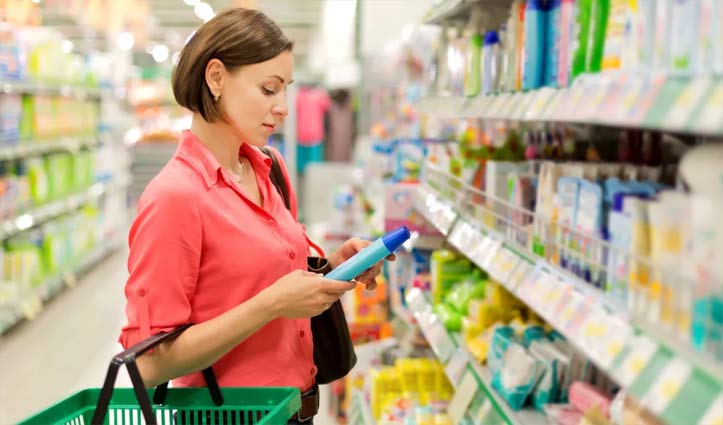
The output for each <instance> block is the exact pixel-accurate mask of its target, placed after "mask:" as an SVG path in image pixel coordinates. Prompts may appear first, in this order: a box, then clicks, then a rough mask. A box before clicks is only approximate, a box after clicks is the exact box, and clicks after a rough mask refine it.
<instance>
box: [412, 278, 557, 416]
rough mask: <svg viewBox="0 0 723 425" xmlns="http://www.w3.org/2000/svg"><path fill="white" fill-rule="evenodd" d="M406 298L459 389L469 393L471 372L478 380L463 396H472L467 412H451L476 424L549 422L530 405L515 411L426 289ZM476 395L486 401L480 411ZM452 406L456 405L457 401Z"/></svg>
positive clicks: (465, 405) (458, 390) (416, 291)
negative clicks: (467, 382)
mask: <svg viewBox="0 0 723 425" xmlns="http://www.w3.org/2000/svg"><path fill="white" fill-rule="evenodd" d="M406 301H407V304H408V305H409V306H410V309H411V310H412V312H413V313H414V316H415V318H416V319H417V323H419V327H420V328H421V330H422V333H423V334H424V336H425V338H427V341H428V342H429V344H430V346H431V347H432V350H433V351H434V353H435V355H436V356H437V358H438V359H439V361H440V362H442V364H443V365H444V366H445V372H446V373H447V377H448V378H449V380H450V381H451V382H452V385H453V386H454V388H455V391H457V392H463V393H466V392H467V390H468V388H466V387H465V384H464V378H463V376H464V375H465V374H466V373H469V374H471V376H472V377H473V378H474V380H475V381H476V387H475V389H474V392H473V393H472V394H463V395H462V396H463V397H467V398H468V403H466V404H464V408H465V411H464V412H451V411H450V415H454V414H455V413H456V414H457V415H459V416H462V415H463V414H464V415H466V416H467V418H466V420H467V421H472V422H469V423H475V424H478V423H483V424H501V423H505V424H538V423H543V424H544V423H547V420H546V419H545V415H544V414H542V413H541V412H539V411H537V410H534V409H531V408H526V409H523V410H521V411H519V412H515V411H513V410H512V409H510V408H509V406H508V405H507V403H506V402H505V401H504V400H503V399H502V398H500V397H499V396H498V395H497V393H496V392H495V390H494V389H493V388H492V373H491V371H490V370H489V369H487V368H486V367H483V366H480V365H479V364H478V363H477V362H476V361H475V360H474V357H473V356H472V354H471V353H470V352H469V350H468V349H467V347H466V346H465V343H464V341H463V340H462V337H461V335H459V334H453V333H450V332H449V331H447V329H446V328H445V327H444V326H443V325H442V323H441V322H440V320H439V318H438V317H437V316H436V315H435V314H434V313H433V310H432V304H431V303H430V302H429V300H428V299H427V297H426V295H425V294H424V292H422V291H421V290H420V289H418V288H414V289H412V290H410V291H409V292H408V293H407V294H406ZM475 397H483V398H484V402H483V403H482V404H481V406H480V407H479V410H480V411H474V412H472V411H468V410H467V409H468V407H469V402H471V401H472V400H473V399H474V398H475ZM451 406H455V402H454V401H453V402H452V405H451ZM457 406H458V405H457Z"/></svg>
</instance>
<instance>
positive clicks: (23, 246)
mask: <svg viewBox="0 0 723 425" xmlns="http://www.w3.org/2000/svg"><path fill="white" fill-rule="evenodd" d="M42 241H43V237H42V233H41V232H39V231H37V230H34V231H29V232H25V233H21V234H20V235H17V236H14V237H12V238H10V239H8V240H7V241H6V242H5V246H6V249H5V257H6V258H5V272H6V278H7V279H8V280H10V281H13V282H18V283H20V284H23V285H32V286H37V285H39V284H41V283H42V282H43V280H44V279H45V274H44V273H43V261H42V249H41V246H42V243H43V242H42Z"/></svg>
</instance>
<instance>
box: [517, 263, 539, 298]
mask: <svg viewBox="0 0 723 425" xmlns="http://www.w3.org/2000/svg"><path fill="white" fill-rule="evenodd" d="M539 264H540V263H538V264H537V266H535V267H534V268H533V269H532V272H530V274H528V275H527V277H526V278H525V280H523V281H522V283H520V284H519V285H518V287H517V291H515V293H516V294H517V296H518V297H519V298H520V299H521V300H523V301H527V300H528V297H529V295H530V292H531V291H532V287H533V286H534V285H535V282H536V281H537V280H538V279H540V277H541V275H542V268H540V266H539ZM528 304H529V303H528Z"/></svg>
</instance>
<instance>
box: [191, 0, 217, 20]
mask: <svg viewBox="0 0 723 425" xmlns="http://www.w3.org/2000/svg"><path fill="white" fill-rule="evenodd" d="M193 12H194V13H195V14H196V16H198V18H199V19H202V20H203V22H208V21H210V20H211V18H213V17H214V16H215V15H216V14H215V13H214V12H213V8H212V7H211V5H210V4H208V3H206V2H203V1H202V2H200V3H198V4H197V5H195V6H194V7H193Z"/></svg>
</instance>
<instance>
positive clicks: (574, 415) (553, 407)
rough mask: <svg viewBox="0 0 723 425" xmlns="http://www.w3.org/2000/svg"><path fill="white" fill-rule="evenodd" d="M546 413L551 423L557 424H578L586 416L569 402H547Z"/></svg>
mask: <svg viewBox="0 0 723 425" xmlns="http://www.w3.org/2000/svg"><path fill="white" fill-rule="evenodd" d="M545 414H546V415H547V419H548V420H549V421H550V423H553V424H555V425H578V424H579V423H580V421H581V420H582V418H583V416H584V415H583V413H582V412H581V411H579V410H577V409H576V408H575V407H574V406H570V405H569V404H546V405H545Z"/></svg>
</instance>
